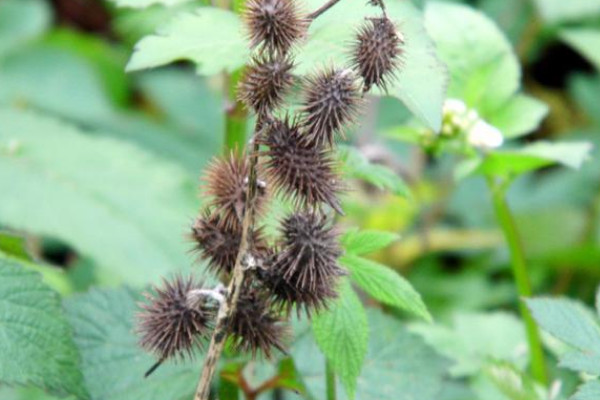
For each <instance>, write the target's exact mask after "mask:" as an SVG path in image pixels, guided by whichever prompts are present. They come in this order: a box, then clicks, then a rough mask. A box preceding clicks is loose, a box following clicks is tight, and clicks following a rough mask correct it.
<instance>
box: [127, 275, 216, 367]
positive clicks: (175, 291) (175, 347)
mask: <svg viewBox="0 0 600 400" xmlns="http://www.w3.org/2000/svg"><path fill="white" fill-rule="evenodd" d="M163 285H164V287H163V288H158V287H155V288H154V292H155V294H152V295H151V294H146V298H147V299H148V300H150V303H149V304H142V305H141V307H142V309H143V312H142V313H140V314H139V316H138V331H139V333H140V334H141V339H140V345H141V346H142V348H144V349H145V350H146V351H149V352H153V353H156V355H157V356H158V357H160V359H161V360H165V359H167V358H170V357H173V356H176V357H180V358H185V357H186V356H188V357H191V356H192V355H193V350H194V348H195V347H197V346H199V345H201V342H202V339H204V338H207V337H209V336H210V332H211V329H212V322H213V319H214V314H215V310H214V308H212V307H209V306H208V305H203V304H202V303H200V304H199V303H198V301H197V300H196V301H194V302H190V299H189V293H190V291H192V290H194V289H200V288H201V284H200V283H199V282H196V281H194V279H192V278H191V277H188V278H183V277H182V276H177V277H175V279H174V280H173V281H172V282H169V281H166V280H165V281H164V284H163Z"/></svg>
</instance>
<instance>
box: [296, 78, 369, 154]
mask: <svg viewBox="0 0 600 400" xmlns="http://www.w3.org/2000/svg"><path fill="white" fill-rule="evenodd" d="M361 102H362V97H361V92H360V90H359V85H358V83H357V80H356V76H355V75H354V73H353V72H352V71H351V70H349V69H345V70H342V69H333V68H330V69H327V70H325V71H323V72H319V73H317V74H316V75H313V76H311V77H309V78H307V81H306V85H305V94H304V104H303V107H302V111H303V112H304V118H303V120H302V124H303V128H304V130H305V137H304V140H305V141H306V142H307V143H309V144H314V145H320V146H322V145H325V144H329V145H333V142H334V139H335V135H336V134H337V133H339V132H340V130H341V129H342V128H343V127H344V126H345V125H347V124H349V123H352V122H353V120H354V118H355V117H356V115H357V114H358V110H359V107H360V104H361Z"/></svg>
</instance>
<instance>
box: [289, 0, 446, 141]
mask: <svg viewBox="0 0 600 400" xmlns="http://www.w3.org/2000/svg"><path fill="white" fill-rule="evenodd" d="M307 3H308V5H309V9H317V8H318V7H320V6H322V5H323V1H321V0H310V1H307ZM386 12H387V15H388V17H389V18H391V19H392V21H394V22H395V24H396V26H398V28H399V30H400V31H401V33H402V35H403V36H404V40H405V45H404V47H403V62H402V68H401V71H400V72H399V73H398V78H397V79H396V80H395V81H394V82H392V83H391V85H390V86H389V88H388V93H389V94H390V95H391V96H394V97H397V98H399V99H400V100H401V101H402V102H403V103H404V104H405V105H406V106H407V107H408V109H409V110H410V111H411V112H412V113H413V114H414V115H415V116H417V118H419V120H421V121H422V122H423V123H424V124H425V125H427V126H429V127H430V128H431V129H433V130H436V131H437V130H439V129H440V127H441V117H442V112H441V110H442V102H443V100H444V98H445V89H446V84H447V81H448V77H447V72H446V69H445V66H444V65H443V63H441V62H440V60H439V58H438V57H437V55H436V52H435V47H434V46H433V44H432V42H431V39H430V38H429V37H428V35H427V32H426V30H425V28H424V26H423V18H422V15H421V13H420V12H419V11H418V10H417V9H416V8H415V7H414V6H413V5H412V4H411V3H410V2H408V1H394V2H388V3H386ZM378 14H379V11H378V10H377V9H376V8H374V7H367V6H363V5H360V6H359V5H357V4H355V3H353V2H351V1H348V2H346V1H343V2H340V3H338V4H336V5H335V6H334V7H333V8H331V9H330V10H328V11H327V12H326V13H325V14H323V15H321V16H320V17H319V18H318V19H316V20H315V21H314V22H313V23H312V25H311V27H310V30H309V39H308V42H307V43H306V45H305V46H304V47H303V48H302V49H301V50H300V52H299V54H298V57H297V59H296V60H297V62H298V67H297V69H298V72H299V73H301V74H306V73H309V72H311V71H313V70H314V68H315V67H316V66H321V65H328V64H331V63H335V64H336V65H340V66H343V65H348V52H349V40H351V38H352V37H354V35H355V34H356V29H357V28H358V27H359V26H360V25H361V24H362V23H363V19H364V18H365V17H369V16H370V17H372V16H376V15H378Z"/></svg>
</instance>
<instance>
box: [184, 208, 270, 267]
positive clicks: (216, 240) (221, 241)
mask: <svg viewBox="0 0 600 400" xmlns="http://www.w3.org/2000/svg"><path fill="white" fill-rule="evenodd" d="M252 237H253V238H252V242H253V250H252V252H253V253H254V254H256V255H259V254H261V253H262V252H264V251H265V250H266V248H267V246H266V242H265V239H264V237H263V234H262V230H261V229H256V230H255V231H254V232H253V235H252ZM192 238H193V240H194V241H195V242H196V245H197V246H196V249H195V250H197V251H198V252H199V253H200V256H201V257H202V258H204V259H207V260H209V264H208V268H210V269H211V270H212V271H213V272H214V273H216V274H219V273H231V271H232V270H233V268H234V267H235V261H236V258H237V255H238V251H239V248H240V243H241V241H242V231H241V227H237V226H236V227H230V226H226V225H225V224H223V223H222V222H221V217H220V216H219V215H218V214H215V213H212V214H211V213H210V212H208V211H207V212H205V213H204V215H203V216H201V217H199V218H197V219H196V220H195V221H194V224H193V225H192Z"/></svg>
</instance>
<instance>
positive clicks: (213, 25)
mask: <svg viewBox="0 0 600 400" xmlns="http://www.w3.org/2000/svg"><path fill="white" fill-rule="evenodd" d="M247 58H248V47H247V42H246V40H245V39H244V35H243V32H242V22H241V20H240V18H239V16H238V15H236V14H234V13H233V12H231V11H227V10H222V9H218V8H215V7H202V8H199V9H198V10H196V11H195V12H191V13H183V14H180V15H179V16H177V17H175V18H174V19H173V20H172V21H170V22H169V23H168V24H167V25H165V26H164V27H163V28H162V29H161V30H159V32H157V33H156V34H155V35H151V36H146V37H145V38H143V39H142V40H140V41H139V42H138V43H137V44H136V45H135V49H134V52H133V55H132V56H131V59H130V60H129V63H128V64H127V71H138V70H141V69H146V68H153V67H157V66H160V65H164V64H168V63H171V62H173V61H178V60H191V61H193V62H194V63H196V65H197V71H198V73H199V74H201V75H212V74H216V73H219V72H221V71H224V70H225V71H233V70H235V69H237V68H239V67H241V66H242V65H244V63H245V62H246V60H247Z"/></svg>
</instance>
